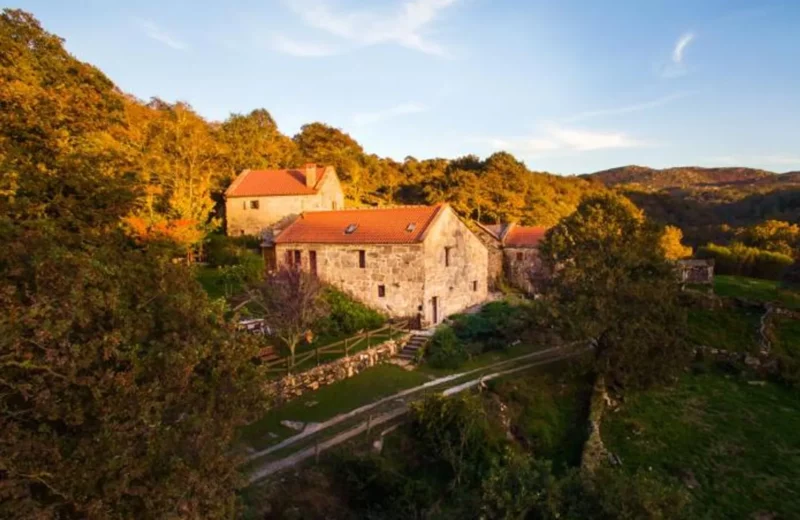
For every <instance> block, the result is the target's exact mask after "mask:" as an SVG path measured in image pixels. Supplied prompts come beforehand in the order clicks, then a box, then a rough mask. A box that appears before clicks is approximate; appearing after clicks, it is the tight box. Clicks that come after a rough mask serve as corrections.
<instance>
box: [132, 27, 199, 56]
mask: <svg viewBox="0 0 800 520" xmlns="http://www.w3.org/2000/svg"><path fill="white" fill-rule="evenodd" d="M136 23H137V25H139V27H140V28H141V29H142V30H143V31H144V33H145V34H146V35H147V37H148V38H150V39H153V40H155V41H157V42H161V43H163V44H164V45H166V46H167V47H171V48H173V49H175V50H178V51H185V50H187V49H188V48H189V46H188V45H187V44H186V43H185V42H182V41H181V40H178V39H177V38H175V37H173V36H171V35H170V34H169V33H167V32H166V31H164V30H163V29H161V28H160V27H159V26H158V25H156V24H155V22H153V21H151V20H141V19H137V20H136Z"/></svg>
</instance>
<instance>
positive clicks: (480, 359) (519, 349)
mask: <svg viewBox="0 0 800 520" xmlns="http://www.w3.org/2000/svg"><path fill="white" fill-rule="evenodd" d="M548 346H550V345H537V346H532V345H530V344H527V343H520V344H519V345H513V346H511V347H508V348H506V349H503V350H491V351H489V352H483V353H482V354H478V355H477V356H473V357H471V358H470V359H469V360H467V361H466V362H465V363H464V364H463V365H461V366H460V367H458V368H457V369H448V368H434V367H432V366H430V365H428V364H425V363H423V364H422V365H420V366H419V367H418V368H417V371H418V372H422V373H425V374H430V375H431V376H434V377H443V376H447V375H450V374H458V373H461V372H467V371H469V370H474V369H476V368H481V367H485V366H486V365H491V364H492V363H498V362H500V361H505V360H507V359H512V358H515V357H517V356H522V355H524V354H530V353H533V352H536V351H537V350H543V349H545V348H547V347H548Z"/></svg>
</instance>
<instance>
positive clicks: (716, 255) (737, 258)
mask: <svg viewBox="0 0 800 520" xmlns="http://www.w3.org/2000/svg"><path fill="white" fill-rule="evenodd" d="M697 254H698V256H699V257H700V258H713V259H714V264H715V265H714V269H715V272H716V273H717V274H734V275H740V276H752V277H754V278H765V279H768V280H780V279H781V276H782V274H783V273H784V271H786V270H787V268H788V267H789V266H790V265H792V263H793V262H794V260H793V259H792V257H790V256H787V255H784V254H781V253H773V252H771V251H765V250H763V249H758V248H755V247H748V246H746V245H744V244H742V243H740V242H734V243H733V244H731V245H730V246H720V245H717V244H708V245H706V246H704V247H701V248H700V249H699V250H698V252H697Z"/></svg>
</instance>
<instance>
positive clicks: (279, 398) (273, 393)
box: [266, 334, 410, 405]
mask: <svg viewBox="0 0 800 520" xmlns="http://www.w3.org/2000/svg"><path fill="white" fill-rule="evenodd" d="M409 337H410V334H406V335H404V336H402V337H400V338H398V339H396V340H393V339H392V340H388V341H385V342H383V343H381V344H380V345H378V346H375V347H372V348H369V349H367V350H362V351H361V352H357V353H355V354H352V355H350V356H347V357H343V358H341V359H337V360H336V361H332V362H330V363H326V364H324V365H320V366H318V367H314V368H312V369H311V370H307V371H305V372H301V373H299V374H289V375H286V376H284V377H282V378H281V379H279V380H277V381H272V382H270V383H268V384H267V387H266V390H267V395H268V396H269V398H270V399H272V401H273V405H280V404H283V403H285V402H287V401H291V400H292V399H294V398H296V397H300V396H301V395H303V394H305V393H306V392H312V391H314V390H317V389H318V388H319V387H321V386H325V385H329V384H331V383H335V382H337V381H341V380H343V379H347V378H349V377H353V376H354V375H356V374H358V373H360V372H362V371H363V370H366V369H367V368H370V367H373V366H376V365H380V364H383V363H388V362H389V361H390V360H391V359H392V358H393V357H394V356H395V355H396V354H397V353H398V352H400V350H401V349H402V348H403V346H404V345H405V344H406V342H407V341H408V339H409Z"/></svg>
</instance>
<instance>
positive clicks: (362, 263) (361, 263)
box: [358, 249, 367, 269]
mask: <svg viewBox="0 0 800 520" xmlns="http://www.w3.org/2000/svg"><path fill="white" fill-rule="evenodd" d="M358 267H360V268H361V269H364V268H365V267H367V252H366V251H364V250H363V249H361V250H360V251H359V252H358Z"/></svg>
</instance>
